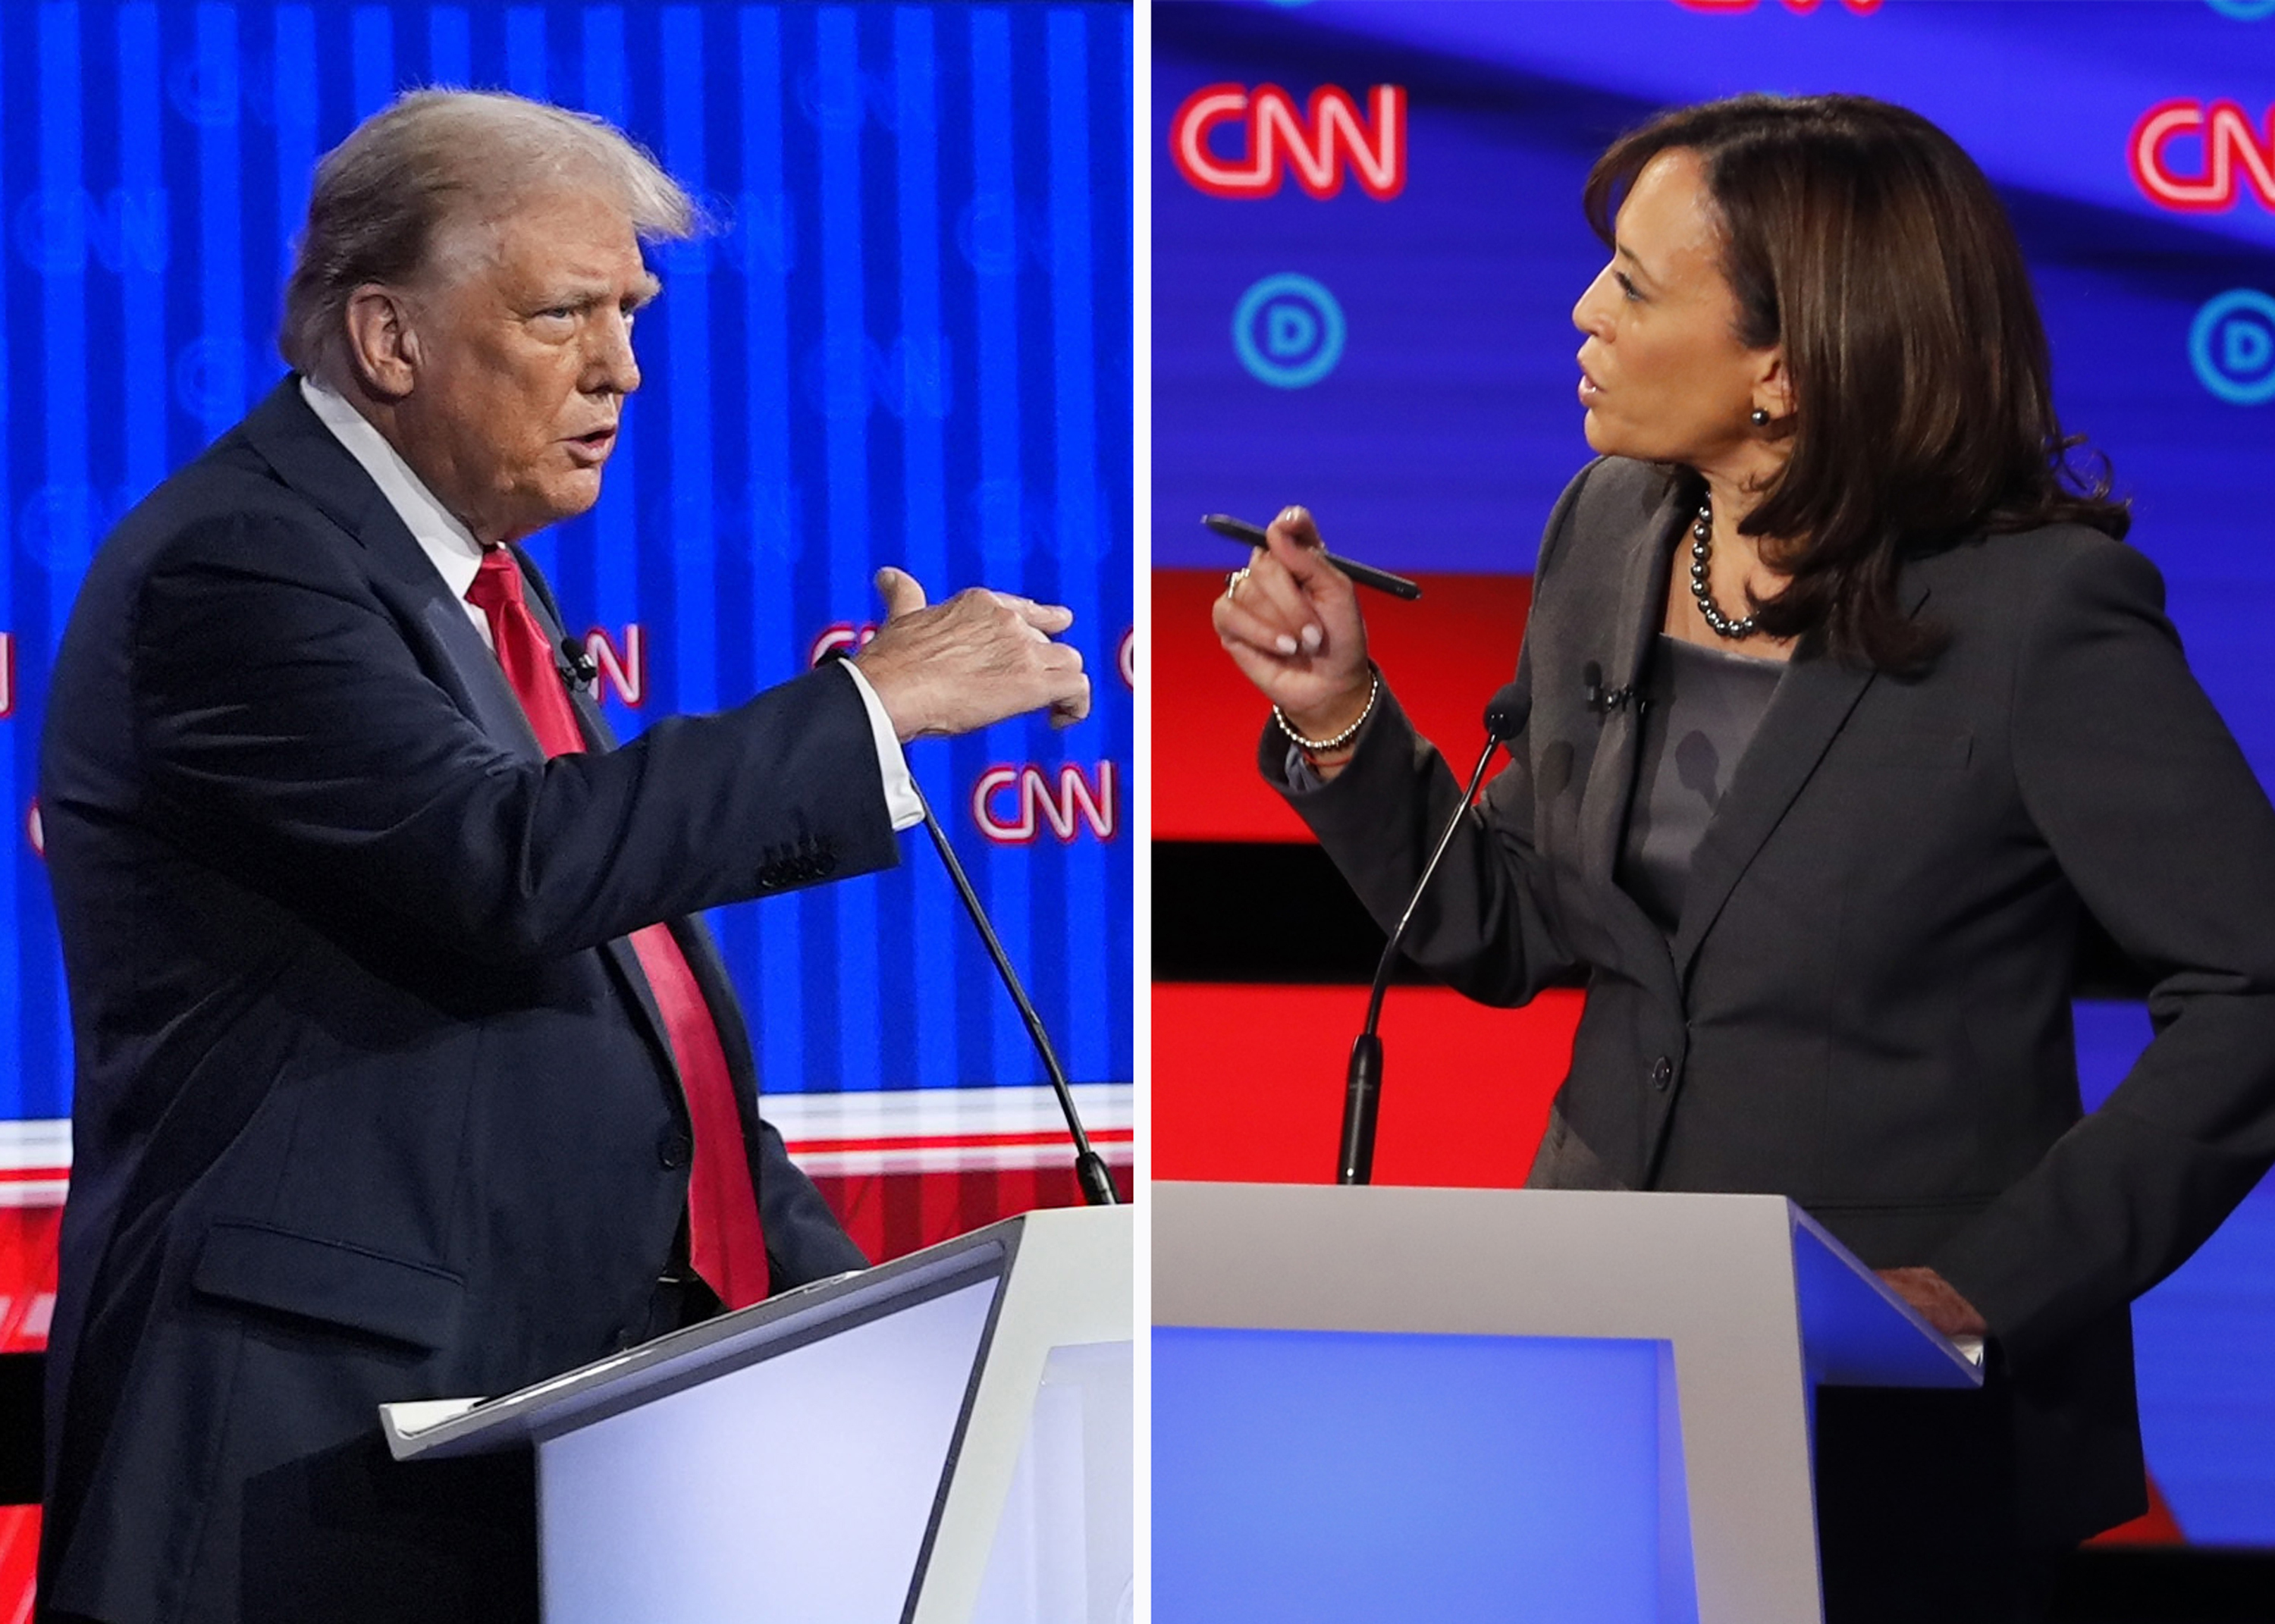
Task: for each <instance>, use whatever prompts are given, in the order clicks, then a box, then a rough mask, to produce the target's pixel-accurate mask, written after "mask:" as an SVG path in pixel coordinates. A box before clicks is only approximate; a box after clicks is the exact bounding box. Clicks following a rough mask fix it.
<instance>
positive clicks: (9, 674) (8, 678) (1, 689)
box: [0, 631, 16, 718]
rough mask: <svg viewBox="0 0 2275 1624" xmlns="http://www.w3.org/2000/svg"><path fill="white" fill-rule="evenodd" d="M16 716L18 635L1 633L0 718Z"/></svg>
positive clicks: (10, 632)
mask: <svg viewBox="0 0 2275 1624" xmlns="http://www.w3.org/2000/svg"><path fill="white" fill-rule="evenodd" d="M14 714H16V634H15V633H14V632H12V631H0V718H5V717H9V716H13V715H14Z"/></svg>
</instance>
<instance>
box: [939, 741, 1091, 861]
mask: <svg viewBox="0 0 2275 1624" xmlns="http://www.w3.org/2000/svg"><path fill="white" fill-rule="evenodd" d="M971 820H972V821H973V822H974V823H976V824H978V825H979V832H980V833H981V834H982V835H986V837H987V838H988V839H989V840H992V841H994V842H995V843H996V844H997V845H999V846H1024V845H1027V844H1030V843H1032V842H1033V840H1034V839H1035V837H1036V836H1037V835H1039V834H1041V833H1042V831H1043V828H1044V826H1046V825H1048V826H1049V828H1050V831H1051V833H1052V834H1053V835H1055V836H1056V837H1057V838H1058V842H1059V843H1060V844H1061V845H1062V846H1064V845H1072V844H1073V843H1074V842H1075V841H1076V839H1077V837H1079V835H1081V832H1082V829H1083V826H1084V825H1085V824H1087V825H1088V826H1089V827H1090V832H1091V834H1092V835H1093V836H1095V837H1096V838H1097V839H1100V840H1112V839H1113V838H1114V829H1115V820H1114V763H1113V762H1111V761H1101V762H1100V763H1099V764H1098V773H1097V776H1096V777H1095V778H1092V777H1091V776H1089V775H1087V774H1085V773H1084V772H1083V770H1082V769H1081V768H1080V767H1076V766H1074V765H1073V764H1072V763H1069V764H1067V765H1066V766H1063V767H1060V768H1059V769H1058V782H1057V783H1056V784H1055V785H1054V784H1053V783H1052V782H1051V779H1050V776H1049V774H1047V772H1046V771H1045V770H1044V769H1043V768H1042V767H1038V766H1036V765H1035V764H1034V763H1032V762H1030V763H1028V764H1027V765H1026V766H1024V767H1010V766H1003V767H989V768H988V769H987V770H986V772H984V773H982V774H979V782H977V783H975V784H974V785H972V787H971Z"/></svg>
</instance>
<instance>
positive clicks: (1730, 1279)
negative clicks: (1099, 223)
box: [1152, 1183, 1982, 1387]
mask: <svg viewBox="0 0 2275 1624" xmlns="http://www.w3.org/2000/svg"><path fill="white" fill-rule="evenodd" d="M1152 1194H1153V1319H1154V1323H1155V1324H1157V1325H1166V1326H1226V1327H1243V1328H1251V1329H1275V1330H1349V1331H1388V1332H1434V1333H1447V1334H1472V1335H1498V1336H1573V1337H1601V1338H1640V1339H1651V1340H1663V1341H1676V1342H1681V1341H1686V1340H1689V1339H1691V1338H1698V1337H1706V1338H1713V1337H1724V1338H1727V1337H1728V1336H1730V1335H1731V1334H1733V1333H1734V1332H1735V1331H1736V1330H1738V1329H1739V1328H1740V1327H1747V1328H1750V1327H1755V1326H1760V1325H1763V1324H1765V1323H1776V1322H1779V1321H1780V1320H1782V1321H1783V1322H1784V1323H1788V1324H1791V1325H1793V1326H1794V1327H1795V1332H1796V1333H1797V1334H1798V1335H1799V1337H1800V1339H1801V1343H1802V1348H1803V1357H1804V1359H1805V1361H1806V1363H1807V1365H1808V1368H1809V1371H1810V1375H1811V1376H1812V1377H1813V1378H1814V1379H1816V1380H1818V1381H1821V1382H1827V1383H1832V1384H1835V1385H1840V1386H1924V1387H1966V1386H1977V1385H1979V1384H1980V1383H1981V1381H1982V1372H1981V1371H1980V1369H1979V1368H1978V1367H1977V1365H1976V1363H1975V1361H1974V1360H1973V1359H1971V1358H1970V1357H1969V1356H1968V1355H1967V1354H1965V1353H1962V1352H1961V1350H1960V1349H1959V1348H1956V1347H1955V1346H1954V1344H1952V1343H1951V1342H1950V1341H1946V1339H1945V1338H1944V1337H1943V1336H1942V1335H1941V1334H1940V1333H1938V1332H1937V1331H1936V1330H1935V1329H1934V1328H1933V1327H1932V1326H1930V1325H1928V1323H1927V1322H1926V1321H1925V1320H1924V1319H1923V1318H1920V1317H1919V1315H1918V1314H1917V1313H1916V1312H1915V1311H1913V1310H1912V1309H1911V1307H1910V1306H1909V1305H1908V1304H1907V1303H1905V1302H1904V1301H1903V1300H1902V1299H1901V1298H1900V1297H1898V1296H1897V1295H1895V1294H1894V1293H1893V1292H1892V1291H1890V1290H1889V1289H1888V1288H1887V1287H1886V1285H1884V1284H1883V1283H1882V1282H1881V1281H1880V1280H1879V1279H1878V1276H1877V1275H1875V1274H1874V1273H1872V1272H1871V1270H1870V1269H1868V1268H1866V1267H1865V1266H1864V1265H1863V1264H1862V1263H1860V1262H1858V1261H1857V1259H1856V1257H1855V1255H1854V1254H1852V1253H1851V1252H1849V1251H1848V1249H1847V1248H1846V1247H1844V1246H1842V1245H1841V1244H1840V1242H1839V1241H1837V1240H1835V1239H1834V1238H1833V1236H1832V1235H1830V1234H1828V1233H1827V1232H1826V1231H1825V1228H1824V1227H1822V1226H1821V1225H1819V1224H1818V1222H1817V1221H1816V1220H1814V1219H1811V1218H1810V1216H1809V1215H1808V1214H1807V1213H1806V1212H1803V1211H1802V1210H1801V1209H1800V1208H1798V1207H1796V1206H1795V1205H1793V1203H1792V1202H1790V1201H1788V1200H1787V1199H1786V1198H1785V1197H1782V1196H1762V1195H1696V1194H1688V1193H1659V1192H1629V1191H1599V1190H1443V1189H1406V1188H1397V1187H1391V1186H1382V1185H1370V1186H1363V1187H1357V1188H1349V1187H1342V1186H1335V1185H1298V1184H1202V1183H1156V1184H1154V1185H1153V1190H1152Z"/></svg>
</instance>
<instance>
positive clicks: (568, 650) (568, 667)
mask: <svg viewBox="0 0 2275 1624" xmlns="http://www.w3.org/2000/svg"><path fill="white" fill-rule="evenodd" d="M561 660H562V665H561V680H562V681H563V682H564V683H566V684H569V686H570V687H571V688H590V687H591V686H592V685H593V683H594V682H596V681H597V680H599V678H600V675H601V668H600V667H599V666H598V665H597V664H595V663H594V662H593V656H592V655H591V654H589V653H586V650H585V646H584V645H583V644H582V643H579V642H578V640H577V639H576V638H572V637H565V636H564V637H563V638H562V639H561Z"/></svg>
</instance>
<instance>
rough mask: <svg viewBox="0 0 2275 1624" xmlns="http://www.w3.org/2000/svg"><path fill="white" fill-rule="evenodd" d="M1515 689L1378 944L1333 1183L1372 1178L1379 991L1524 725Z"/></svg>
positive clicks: (1496, 708) (1491, 719)
mask: <svg viewBox="0 0 2275 1624" xmlns="http://www.w3.org/2000/svg"><path fill="white" fill-rule="evenodd" d="M1513 692H1514V690H1513V689H1504V690H1503V691H1502V692H1501V693H1500V694H1496V695H1495V696H1494V699H1493V706H1492V707H1491V708H1490V709H1488V710H1487V711H1486V713H1485V749H1484V750H1483V751H1481V752H1478V765H1477V767H1476V768H1475V769H1474V770H1472V771H1471V772H1470V782H1469V787H1468V788H1467V789H1463V791H1462V801H1461V804H1460V805H1458V806H1456V807H1455V809H1454V815H1453V817H1452V818H1451V819H1450V820H1447V824H1446V828H1445V832H1444V833H1443V834H1441V835H1439V836H1438V846H1437V850H1434V851H1432V853H1431V854H1430V860H1429V862H1428V863H1426V864H1425V865H1423V868H1422V878H1421V879H1420V880H1418V881H1417V882H1416V884H1415V887H1414V894H1413V895H1411V896H1410V897H1408V898H1407V901H1406V911H1405V912H1404V913H1402V914H1401V915H1399V916H1398V928H1397V929H1395V930H1394V931H1392V932H1391V933H1390V940H1388V941H1387V942H1385V943H1384V944H1383V948H1382V962H1381V963H1379V964H1377V965H1376V966H1375V971H1374V986H1373V990H1372V992H1371V993H1369V994H1368V997H1367V1001H1366V1025H1365V1027H1364V1030H1362V1031H1360V1033H1359V1035H1358V1039H1357V1041H1356V1042H1354V1043H1353V1044H1352V1045H1351V1053H1350V1064H1349V1068H1348V1069H1346V1070H1345V1071H1344V1073H1343V1144H1342V1162H1341V1165H1340V1166H1339V1167H1338V1168H1337V1170H1336V1173H1335V1182H1336V1183H1338V1184H1372V1182H1374V1119H1375V1112H1376V1108H1377V1107H1379V1105H1380V1104H1381V1101H1382V1039H1379V1038H1378V1037H1377V1036H1375V1028H1376V1026H1377V1025H1378V1024H1379V1023H1380V1022H1381V1020H1382V1000H1383V995H1384V994H1385V993H1387V992H1388V991H1389V990H1390V969H1391V966H1392V965H1393V964H1394V963H1397V962H1398V944H1399V943H1400V942H1402V941H1403V940H1405V938H1406V927H1407V926H1408V925H1410V924H1412V923H1413V920H1414V910H1416V909H1417V908H1418V907H1420V906H1421V905H1422V894H1423V892H1425V890H1427V889H1429V887H1430V876H1431V875H1432V874H1434V873H1436V872H1438V864H1439V862H1440V859H1442V858H1443V857H1445V855H1446V849H1447V847H1449V846H1451V845H1452V844H1453V843H1454V834H1455V830H1457V829H1459V828H1460V827H1462V817H1463V813H1465V812H1468V811H1469V810H1470V803H1471V802H1472V801H1474V800H1476V799H1477V798H1478V785H1479V784H1481V783H1483V782H1485V767H1486V766H1487V765H1488V764H1489V763H1491V761H1492V760H1493V752H1494V751H1496V750H1499V749H1500V747H1501V745H1502V744H1503V743H1504V742H1505V741H1507V740H1508V739H1509V738H1511V737H1513V736H1515V734H1516V733H1517V731H1518V730H1519V729H1522V728H1523V726H1524V723H1525V720H1526V718H1527V717H1528V716H1529V715H1530V714H1531V701H1530V700H1529V699H1526V700H1523V701H1516V700H1514V699H1510V698H1508V696H1509V695H1511V694H1512V693H1513Z"/></svg>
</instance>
